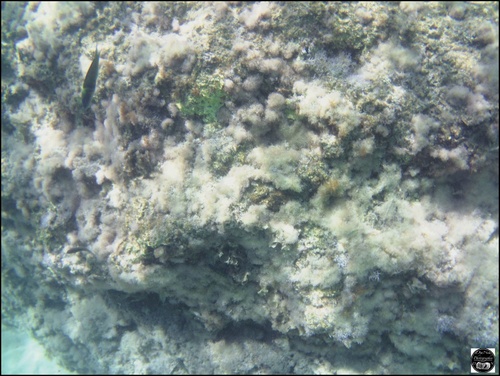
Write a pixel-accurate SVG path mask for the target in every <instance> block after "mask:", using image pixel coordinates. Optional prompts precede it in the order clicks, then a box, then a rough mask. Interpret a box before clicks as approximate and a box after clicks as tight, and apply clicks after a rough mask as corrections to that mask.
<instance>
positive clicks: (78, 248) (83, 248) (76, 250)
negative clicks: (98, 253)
mask: <svg viewBox="0 0 500 376" xmlns="http://www.w3.org/2000/svg"><path fill="white" fill-rule="evenodd" d="M76 252H89V253H91V254H92V255H94V252H92V251H91V250H90V249H88V248H85V247H74V248H70V249H68V250H67V251H66V254H68V255H69V254H71V253H76ZM94 256H95V255H94Z"/></svg>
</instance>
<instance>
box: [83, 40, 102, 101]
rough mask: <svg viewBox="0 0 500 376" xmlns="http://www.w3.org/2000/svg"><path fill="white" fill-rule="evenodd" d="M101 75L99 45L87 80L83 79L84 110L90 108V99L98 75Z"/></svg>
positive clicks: (86, 77)
mask: <svg viewBox="0 0 500 376" xmlns="http://www.w3.org/2000/svg"><path fill="white" fill-rule="evenodd" d="M98 75H99V52H98V51H97V45H96V46H95V56H94V60H92V64H90V68H89V70H88V71H87V75H86V76H85V81H83V89H82V107H83V109H84V110H86V109H87V108H89V106H90V101H91V100H92V96H93V95H94V91H95V84H96V82H97V76H98Z"/></svg>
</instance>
